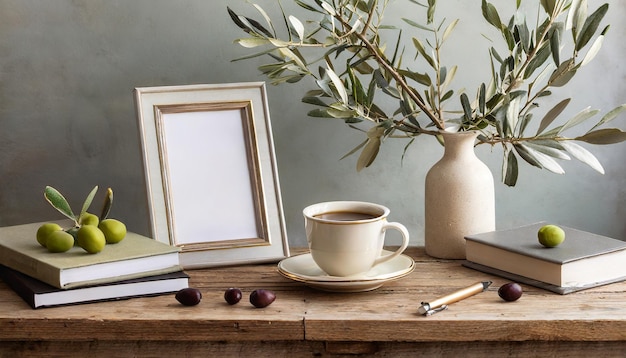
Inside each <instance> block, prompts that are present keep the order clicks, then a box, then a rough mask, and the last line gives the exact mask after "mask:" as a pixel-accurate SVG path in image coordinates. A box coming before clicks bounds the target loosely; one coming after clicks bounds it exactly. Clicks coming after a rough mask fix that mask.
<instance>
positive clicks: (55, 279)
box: [0, 222, 182, 289]
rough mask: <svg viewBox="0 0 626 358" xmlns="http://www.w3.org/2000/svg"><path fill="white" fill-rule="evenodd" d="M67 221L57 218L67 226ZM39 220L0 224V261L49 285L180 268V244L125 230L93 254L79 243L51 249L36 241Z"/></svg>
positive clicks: (89, 282)
mask: <svg viewBox="0 0 626 358" xmlns="http://www.w3.org/2000/svg"><path fill="white" fill-rule="evenodd" d="M68 223H69V222H59V224H60V225H61V226H62V227H67V226H68ZM41 224H43V223H32V224H25V225H17V226H7V227H1V228H0V264H2V265H5V266H7V267H9V268H12V269H14V270H16V271H19V272H21V273H23V274H25V275H28V276H31V277H33V278H36V279H38V280H40V281H43V282H45V283H47V284H49V285H51V286H54V287H58V288H62V289H68V288H75V287H84V286H91V285H98V284H104V283H110V282H118V281H122V280H128V279H133V278H140V277H146V276H152V275H158V274H165V273H170V272H176V271H181V270H182V267H181V266H180V262H179V257H178V253H179V251H180V248H178V247H176V246H170V245H167V244H165V243H162V242H159V241H156V240H153V239H150V238H148V237H145V236H142V235H139V234H136V233H132V232H129V233H127V234H126V238H124V240H122V241H121V242H119V243H117V244H109V245H106V247H105V248H104V249H103V250H102V251H101V252H99V253H97V254H89V253H87V252H86V251H85V250H83V249H81V248H80V247H73V248H72V249H70V250H69V251H67V252H63V253H52V252H49V251H48V250H47V249H46V248H44V247H42V246H41V245H39V243H38V242H37V239H36V233H37V229H38V228H39V226H41Z"/></svg>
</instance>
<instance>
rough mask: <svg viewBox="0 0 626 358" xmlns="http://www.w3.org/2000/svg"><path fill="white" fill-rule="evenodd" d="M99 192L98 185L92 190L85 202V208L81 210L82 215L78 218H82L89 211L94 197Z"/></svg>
mask: <svg viewBox="0 0 626 358" xmlns="http://www.w3.org/2000/svg"><path fill="white" fill-rule="evenodd" d="M97 192H98V186H97V185H96V186H95V187H94V188H93V189H91V192H89V194H88V195H87V197H86V198H85V201H84V202H83V207H82V209H81V210H80V215H78V218H80V217H82V216H83V215H84V214H85V213H86V212H87V210H89V207H90V206H91V202H92V201H93V197H94V196H95V195H96V193H97Z"/></svg>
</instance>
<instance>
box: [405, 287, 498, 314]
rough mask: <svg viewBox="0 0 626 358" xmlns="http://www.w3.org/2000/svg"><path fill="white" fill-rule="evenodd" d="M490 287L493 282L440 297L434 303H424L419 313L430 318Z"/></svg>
mask: <svg viewBox="0 0 626 358" xmlns="http://www.w3.org/2000/svg"><path fill="white" fill-rule="evenodd" d="M489 286H491V281H482V282H476V283H475V284H473V285H471V286H469V287H466V288H464V289H461V290H458V291H456V292H453V293H451V294H449V295H447V296H443V297H440V298H438V299H436V300H434V301H431V302H422V305H421V306H420V307H419V308H418V309H417V312H419V314H423V315H425V316H430V315H432V314H435V313H437V312H440V311H443V310H445V309H446V308H448V305H449V304H451V303H454V302H458V301H460V300H462V299H465V298H468V297H470V296H474V295H475V294H478V293H481V292H483V291H485V290H486V289H487V288H488V287H489Z"/></svg>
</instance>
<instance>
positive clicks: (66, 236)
mask: <svg viewBox="0 0 626 358" xmlns="http://www.w3.org/2000/svg"><path fill="white" fill-rule="evenodd" d="M97 191H98V186H95V187H94V188H93V189H92V190H91V191H90V192H89V194H88V195H87V197H86V198H85V201H84V202H83V206H82V208H81V210H80V212H79V213H78V214H75V213H74V211H73V210H72V208H71V206H70V204H69V203H68V201H67V199H65V197H64V196H63V194H61V193H60V192H59V191H58V190H57V189H55V188H53V187H51V186H46V188H45V190H44V198H45V199H46V201H47V202H48V203H50V205H52V207H54V208H55V209H56V210H57V211H59V212H60V213H61V214H63V215H64V216H65V217H67V218H69V219H71V220H72V221H73V222H74V223H73V225H72V226H71V227H69V228H67V229H63V228H62V227H61V226H60V225H59V224H57V223H45V224H43V225H41V226H40V227H39V229H38V230H37V235H36V236H37V241H38V242H39V243H40V244H41V245H42V246H43V247H45V248H47V249H48V250H49V251H51V252H65V251H68V250H70V249H71V248H72V247H73V246H74V245H78V246H80V247H81V248H83V249H84V250H85V251H87V252H88V253H91V254H95V253H98V252H100V251H102V249H104V247H105V245H106V244H115V243H118V242H120V241H122V240H123V239H124V238H125V237H126V225H125V224H124V223H122V222H121V221H119V220H116V219H111V218H109V217H108V216H109V213H110V211H111V207H112V205H113V190H112V189H111V188H108V189H107V192H106V194H105V198H104V203H103V205H102V210H101V212H100V216H97V215H95V214H92V213H90V212H89V211H88V210H89V207H90V206H91V204H92V202H93V199H94V197H95V195H96V193H97Z"/></svg>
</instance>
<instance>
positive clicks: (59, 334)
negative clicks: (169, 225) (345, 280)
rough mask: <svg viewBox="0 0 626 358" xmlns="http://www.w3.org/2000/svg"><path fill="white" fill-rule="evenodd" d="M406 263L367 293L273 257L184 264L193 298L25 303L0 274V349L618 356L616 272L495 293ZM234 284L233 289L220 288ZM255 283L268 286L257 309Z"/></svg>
mask: <svg viewBox="0 0 626 358" xmlns="http://www.w3.org/2000/svg"><path fill="white" fill-rule="evenodd" d="M407 254H409V255H410V256H412V257H414V258H415V261H416V262H417V268H416V270H415V271H414V272H413V273H412V274H410V275H409V276H408V277H406V278H403V279H401V280H399V281H396V282H393V283H388V284H386V285H385V286H383V287H381V288H379V289H378V290H376V291H372V292H367V293H346V294H338V293H325V292H321V291H317V290H314V289H311V288H308V287H305V286H303V285H302V284H300V283H297V282H293V281H290V280H288V279H286V278H283V277H282V276H280V275H279V274H278V273H277V272H276V265H275V264H267V265H253V266H240V267H230V268H219V269H206V270H191V271H188V273H189V274H190V275H191V281H190V285H191V286H193V287H197V288H199V289H201V290H202V292H203V296H204V297H203V300H202V302H201V303H200V304H199V305H198V306H194V307H184V306H181V305H180V304H178V302H177V301H176V300H175V299H174V296H173V295H166V296H160V297H151V298H137V299H130V300H125V301H117V302H103V303H96V304H87V305H78V306H69V307H58V308H45V309H39V310H32V309H30V307H29V306H27V305H26V304H25V303H24V302H22V300H21V299H20V298H19V297H18V296H17V295H15V294H14V293H13V292H12V291H10V290H9V289H8V288H7V287H6V285H4V283H2V282H0V357H20V356H28V357H37V356H51V355H58V356H67V355H73V356H84V357H87V356H90V357H100V356H102V357H108V356H115V357H136V356H159V357H169V356H175V355H177V356H181V357H183V356H204V357H213V356H253V357H282V356H290V357H301V356H313V355H315V356H326V355H334V354H336V355H342V354H348V353H350V354H352V353H364V354H372V353H375V352H378V354H380V355H382V354H383V353H384V354H388V355H390V356H395V357H398V356H412V357H414V356H418V355H419V356H463V357H472V356H475V357H485V356H494V357H501V356H510V357H516V356H520V357H529V356H540V357H548V356H555V355H557V354H558V355H559V356H561V355H565V356H567V357H568V358H569V357H576V356H585V355H587V354H588V353H589V352H593V353H594V354H596V355H598V354H602V355H603V356H605V357H609V356H619V357H623V356H626V283H618V284H613V285H609V286H604V287H599V288H595V289H591V290H587V291H582V292H578V293H574V294H570V295H566V296H560V295H557V294H553V293H550V292H547V291H543V290H540V289H537V288H533V287H530V286H523V287H524V295H523V296H522V298H521V299H520V300H519V301H516V302H504V301H502V300H501V299H500V298H499V297H498V295H497V289H498V287H499V286H500V285H502V284H504V283H505V282H507V281H506V280H504V279H501V278H498V277H495V276H490V275H485V274H483V273H480V272H477V271H473V270H470V269H468V268H465V267H462V266H461V263H460V262H459V261H447V260H435V259H432V258H429V257H427V256H426V255H425V254H424V252H423V250H422V249H421V248H410V249H409V250H408V251H407ZM484 279H490V280H493V282H494V283H493V285H492V286H491V287H490V288H489V290H488V291H486V292H484V293H481V294H479V295H476V296H473V297H471V298H468V299H466V300H464V301H461V302H458V303H455V304H453V305H451V306H450V308H449V309H448V310H447V311H444V312H442V313H438V314H435V315H433V316H430V317H424V316H420V315H418V314H417V313H416V310H417V307H418V304H419V302H421V301H428V300H431V299H433V298H436V297H438V296H441V295H444V294H447V293H449V292H451V291H454V290H456V289H458V288H462V287H464V286H467V285H469V284H472V283H474V282H476V281H481V280H484ZM232 286H236V287H239V288H241V289H242V290H243V291H244V298H243V299H242V301H241V302H240V303H239V304H237V305H235V306H228V305H227V304H226V303H225V302H224V299H223V293H224V290H225V289H226V288H228V287H232ZM255 288H266V289H270V290H273V291H274V292H275V293H276V295H277V299H276V301H275V302H274V303H273V304H272V305H270V306H269V307H266V308H264V309H256V308H254V307H253V306H252V305H250V304H249V303H248V295H249V294H250V292H251V291H252V290H253V289H255Z"/></svg>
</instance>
